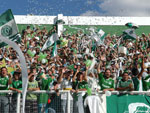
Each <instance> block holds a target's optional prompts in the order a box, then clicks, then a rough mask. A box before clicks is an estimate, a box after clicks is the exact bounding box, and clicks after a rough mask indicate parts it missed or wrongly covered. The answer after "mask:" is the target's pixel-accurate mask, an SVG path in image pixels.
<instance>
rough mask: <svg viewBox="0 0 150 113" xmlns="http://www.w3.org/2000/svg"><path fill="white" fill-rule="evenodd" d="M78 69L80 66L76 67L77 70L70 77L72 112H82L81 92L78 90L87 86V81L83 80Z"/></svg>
mask: <svg viewBox="0 0 150 113" xmlns="http://www.w3.org/2000/svg"><path fill="white" fill-rule="evenodd" d="M79 70H80V68H77V71H76V73H75V74H74V76H73V78H72V82H73V89H72V92H73V93H74V99H73V106H74V107H73V108H74V109H73V113H84V108H83V98H82V93H80V92H79V91H86V90H87V88H88V83H87V81H85V79H84V75H83V73H82V72H80V71H79ZM86 80H87V79H86Z"/></svg>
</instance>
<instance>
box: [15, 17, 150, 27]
mask: <svg viewBox="0 0 150 113" xmlns="http://www.w3.org/2000/svg"><path fill="white" fill-rule="evenodd" d="M62 18H63V20H64V21H65V24H66V25H124V24H126V23H127V22H133V23H136V24H138V25H150V17H98V16H97V17H86V16H63V17H62ZM56 19H57V16H23V15H15V20H16V23H17V24H54V22H55V20H56Z"/></svg>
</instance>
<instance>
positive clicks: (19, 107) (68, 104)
mask: <svg viewBox="0 0 150 113" xmlns="http://www.w3.org/2000/svg"><path fill="white" fill-rule="evenodd" d="M14 93H16V92H14V91H11V90H0V94H9V95H12V94H14ZM27 93H32V94H37V95H38V94H42V93H47V94H53V93H55V91H45V90H40V91H28V92H27ZM59 93H60V94H62V93H67V113H71V109H70V108H71V106H70V105H71V104H70V100H71V94H70V91H69V90H60V91H59ZM79 93H86V91H80V92H79ZM97 94H105V92H103V91H99V92H92V95H97ZM111 94H114V95H119V94H132V95H137V94H141V95H144V94H146V95H150V91H140V92H139V91H131V92H129V91H121V92H118V91H112V92H111ZM0 96H1V95H0ZM9 98H10V97H9ZM9 104H10V103H9ZM20 105H21V93H17V101H16V113H21V106H20ZM9 106H11V105H9ZM0 112H1V111H0ZM9 112H10V113H12V112H11V111H9ZM56 113H57V112H56Z"/></svg>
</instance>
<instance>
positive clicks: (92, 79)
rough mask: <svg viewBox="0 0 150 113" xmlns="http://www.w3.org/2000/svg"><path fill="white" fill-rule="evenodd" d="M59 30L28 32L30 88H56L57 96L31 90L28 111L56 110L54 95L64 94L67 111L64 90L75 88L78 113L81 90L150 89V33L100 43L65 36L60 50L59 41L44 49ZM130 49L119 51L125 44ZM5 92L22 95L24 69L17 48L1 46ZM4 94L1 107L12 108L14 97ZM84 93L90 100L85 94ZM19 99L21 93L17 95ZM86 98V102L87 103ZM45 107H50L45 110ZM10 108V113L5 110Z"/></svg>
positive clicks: (24, 46)
mask: <svg viewBox="0 0 150 113" xmlns="http://www.w3.org/2000/svg"><path fill="white" fill-rule="evenodd" d="M56 32H57V28H56V26H54V28H53V29H52V30H49V31H48V30H47V29H46V28H43V29H38V28H34V29H32V28H31V27H30V26H27V28H26V29H25V30H23V31H22V33H21V35H22V37H21V43H19V45H20V48H21V50H22V52H23V53H24V56H25V58H26V62H27V67H28V79H29V81H28V91H37V90H50V91H51V90H54V91H55V93H54V94H53V95H51V96H50V95H49V94H47V93H41V94H39V95H36V94H32V93H28V94H27V96H26V113H30V112H34V113H37V112H38V113H42V112H43V111H45V112H46V113H47V112H48V110H49V111H50V112H53V113H55V112H56V110H55V109H54V108H52V107H50V106H49V104H50V103H51V102H52V101H53V98H54V97H61V108H60V109H61V113H66V112H67V111H66V106H67V95H66V94H60V93H59V90H70V92H71V93H72V99H71V106H74V109H73V110H72V112H73V113H78V111H77V109H75V108H77V107H79V106H80V105H81V104H78V103H77V100H78V98H79V97H80V95H78V92H79V91H87V92H88V93H87V94H86V95H85V96H87V95H90V92H93V91H104V92H107V91H115V90H117V91H149V90H150V82H149V78H150V75H149V74H150V35H148V36H146V35H145V34H142V35H141V36H138V37H137V38H136V40H129V39H127V40H123V39H121V37H120V36H115V35H113V36H110V35H109V34H108V35H106V36H105V38H104V41H102V42H101V44H97V42H96V41H95V40H93V39H92V38H91V35H90V34H84V33H83V32H81V31H79V32H78V33H76V34H62V35H61V36H60V37H59V40H57V54H56V55H55V56H53V49H54V48H53V47H54V44H53V45H52V46H50V47H48V48H46V49H45V50H44V51H41V50H42V47H43V45H44V44H45V42H46V40H47V39H48V37H50V36H51V35H52V34H53V33H56ZM121 46H122V47H124V48H126V49H127V52H126V53H124V52H122V53H121V52H119V47H121ZM0 55H1V56H0V67H1V70H0V90H13V91H16V92H18V93H21V90H22V80H21V67H20V62H19V60H18V55H17V53H16V51H14V50H13V48H12V47H9V46H5V47H3V48H0ZM6 95H7V94H6V93H5V94H0V110H1V109H2V107H3V108H4V110H5V112H6V113H7V112H8V109H9V108H8V105H7V103H8V101H9V100H8V98H7V97H6ZM85 96H84V98H85ZM13 99H14V101H12V102H15V99H16V95H15V94H13ZM81 102H82V101H81ZM43 108H44V109H43ZM5 112H4V113H5Z"/></svg>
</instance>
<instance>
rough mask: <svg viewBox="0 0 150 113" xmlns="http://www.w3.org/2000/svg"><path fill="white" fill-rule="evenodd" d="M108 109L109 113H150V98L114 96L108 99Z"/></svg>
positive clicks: (142, 96)
mask: <svg viewBox="0 0 150 113" xmlns="http://www.w3.org/2000/svg"><path fill="white" fill-rule="evenodd" d="M112 102H113V103H112ZM107 108H108V109H107V113H150V97H149V96H146V95H112V96H109V97H107Z"/></svg>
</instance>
